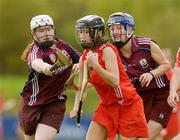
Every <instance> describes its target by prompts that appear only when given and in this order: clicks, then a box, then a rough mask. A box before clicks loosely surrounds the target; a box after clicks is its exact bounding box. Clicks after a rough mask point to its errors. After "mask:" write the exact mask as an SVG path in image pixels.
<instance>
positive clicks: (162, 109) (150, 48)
mask: <svg viewBox="0 0 180 140" xmlns="http://www.w3.org/2000/svg"><path fill="white" fill-rule="evenodd" d="M107 25H108V30H109V35H110V39H111V41H112V42H113V44H114V45H115V46H116V48H117V49H118V51H119V54H120V57H121V59H122V63H123V65H124V68H125V70H126V72H127V74H128V76H129V78H130V80H131V82H132V83H133V84H134V86H135V88H136V90H137V92H138V94H139V95H140V96H141V97H142V99H143V102H144V111H145V115H146V119H147V122H148V128H149V138H147V139H148V140H153V139H154V138H155V137H156V136H157V135H159V132H160V131H161V130H162V129H163V127H166V126H167V123H168V120H169V118H170V115H171V111H172V108H171V107H170V106H169V105H168V103H167V97H168V94H169V80H168V79H167V76H166V72H167V71H169V70H170V64H169V62H168V60H167V59H166V58H165V56H164V54H163V52H162V51H161V49H160V48H159V46H158V45H157V44H156V43H154V42H153V41H152V40H151V39H150V38H145V37H138V36H135V35H133V34H134V19H133V17H132V16H131V15H129V14H127V13H122V12H117V13H114V14H112V15H110V16H109V19H108V23H107Z"/></svg>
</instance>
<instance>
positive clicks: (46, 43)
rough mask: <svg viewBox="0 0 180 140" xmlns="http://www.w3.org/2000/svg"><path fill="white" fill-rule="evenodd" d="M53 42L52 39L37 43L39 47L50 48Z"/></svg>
mask: <svg viewBox="0 0 180 140" xmlns="http://www.w3.org/2000/svg"><path fill="white" fill-rule="evenodd" d="M53 44H54V41H45V42H42V43H39V47H40V48H46V49H48V48H50V47H51V46H52V45H53Z"/></svg>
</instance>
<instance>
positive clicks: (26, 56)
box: [21, 42, 34, 61]
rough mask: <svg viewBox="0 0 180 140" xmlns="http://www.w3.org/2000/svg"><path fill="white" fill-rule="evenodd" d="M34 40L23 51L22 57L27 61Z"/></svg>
mask: <svg viewBox="0 0 180 140" xmlns="http://www.w3.org/2000/svg"><path fill="white" fill-rule="evenodd" d="M33 44H34V42H31V43H30V44H28V45H27V47H26V49H25V50H24V51H23V53H22V55H21V59H22V60H23V61H27V59H28V54H29V51H30V49H31V47H32V46H33Z"/></svg>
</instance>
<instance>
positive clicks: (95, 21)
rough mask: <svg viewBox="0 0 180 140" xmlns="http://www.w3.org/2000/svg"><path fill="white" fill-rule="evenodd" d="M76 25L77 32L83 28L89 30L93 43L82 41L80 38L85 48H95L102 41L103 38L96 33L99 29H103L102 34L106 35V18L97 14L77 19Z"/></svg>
mask: <svg viewBox="0 0 180 140" xmlns="http://www.w3.org/2000/svg"><path fill="white" fill-rule="evenodd" d="M75 27H76V31H77V32H78V31H79V30H80V29H82V28H86V29H88V30H89V33H90V37H91V39H92V43H88V44H87V43H82V42H81V41H80V40H79V41H80V43H81V45H82V47H83V48H94V47H95V46H96V45H97V44H98V43H99V42H101V38H100V37H99V36H97V34H96V33H97V31H102V36H104V33H105V32H104V30H105V23H104V19H103V18H102V17H100V16H97V15H88V16H85V17H83V18H81V19H79V20H77V22H76V26H75Z"/></svg>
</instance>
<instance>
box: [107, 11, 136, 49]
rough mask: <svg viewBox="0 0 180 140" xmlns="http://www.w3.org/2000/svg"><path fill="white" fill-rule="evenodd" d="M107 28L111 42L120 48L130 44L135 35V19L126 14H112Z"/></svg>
mask: <svg viewBox="0 0 180 140" xmlns="http://www.w3.org/2000/svg"><path fill="white" fill-rule="evenodd" d="M107 26H108V32H109V36H110V39H111V41H112V42H113V44H114V45H115V46H116V47H119V48H121V47H123V46H124V45H125V44H126V43H127V42H129V40H130V39H131V38H132V36H133V33H134V20H133V17H132V16H131V15H129V14H126V13H121V12H118V13H114V14H112V15H111V16H110V17H109V19H108V23H107ZM116 30H118V32H117V31H116Z"/></svg>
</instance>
